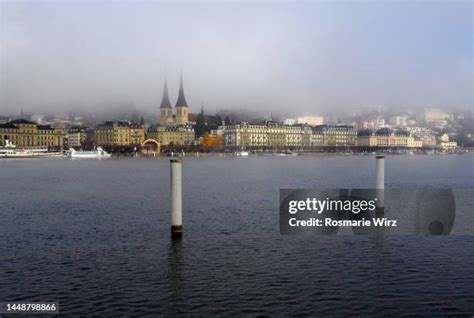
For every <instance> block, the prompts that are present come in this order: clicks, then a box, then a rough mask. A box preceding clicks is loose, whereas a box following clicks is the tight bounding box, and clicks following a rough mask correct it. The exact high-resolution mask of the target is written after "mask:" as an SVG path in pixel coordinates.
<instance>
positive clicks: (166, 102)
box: [159, 78, 174, 126]
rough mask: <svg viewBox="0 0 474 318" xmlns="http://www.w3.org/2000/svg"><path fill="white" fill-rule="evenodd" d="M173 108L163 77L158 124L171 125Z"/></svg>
mask: <svg viewBox="0 0 474 318" xmlns="http://www.w3.org/2000/svg"><path fill="white" fill-rule="evenodd" d="M173 124H174V122H173V108H172V107H171V103H170V98H169V95H168V83H167V80H166V78H165V85H164V87H163V98H162V99H161V105H160V121H159V125H160V126H171V125H173Z"/></svg>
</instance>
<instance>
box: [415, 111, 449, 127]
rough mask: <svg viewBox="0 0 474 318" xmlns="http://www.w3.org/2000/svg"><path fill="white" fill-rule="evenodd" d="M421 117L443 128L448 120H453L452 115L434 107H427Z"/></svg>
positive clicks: (432, 124)
mask: <svg viewBox="0 0 474 318" xmlns="http://www.w3.org/2000/svg"><path fill="white" fill-rule="evenodd" d="M422 119H423V120H424V121H425V122H426V123H427V124H429V125H431V126H434V127H438V128H443V127H445V126H447V125H448V121H452V120H453V115H452V114H449V113H445V112H442V111H440V110H439V109H436V108H427V109H425V110H424V111H423V113H422Z"/></svg>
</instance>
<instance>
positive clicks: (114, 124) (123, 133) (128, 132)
mask: <svg viewBox="0 0 474 318" xmlns="http://www.w3.org/2000/svg"><path fill="white" fill-rule="evenodd" d="M94 134H95V143H96V145H97V146H130V145H139V144H141V143H142V142H143V141H144V140H145V128H144V127H143V125H140V124H136V123H132V122H130V121H126V120H121V121H107V122H103V123H102V124H100V125H98V126H97V127H95V129H94Z"/></svg>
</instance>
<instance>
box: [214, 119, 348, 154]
mask: <svg viewBox="0 0 474 318" xmlns="http://www.w3.org/2000/svg"><path fill="white" fill-rule="evenodd" d="M219 131H220V134H221V135H222V142H223V145H224V146H225V147H257V148H258V147H262V148H263V147H270V148H285V147H292V148H293V147H318V146H328V147H341V146H345V147H350V146H355V145H356V141H357V132H356V131H355V130H354V128H353V127H352V126H347V125H337V126H331V125H320V126H316V127H311V126H307V125H285V124H284V123H280V122H266V123H265V124H258V125H254V124H249V123H246V122H242V123H240V124H236V125H225V126H220V127H219Z"/></svg>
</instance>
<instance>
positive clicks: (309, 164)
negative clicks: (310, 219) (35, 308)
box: [0, 156, 474, 317]
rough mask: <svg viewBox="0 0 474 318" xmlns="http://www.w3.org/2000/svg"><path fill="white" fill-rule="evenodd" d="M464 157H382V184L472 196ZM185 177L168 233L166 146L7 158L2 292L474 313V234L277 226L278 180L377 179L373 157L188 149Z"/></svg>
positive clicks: (173, 310)
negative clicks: (174, 229) (107, 156)
mask: <svg viewBox="0 0 474 318" xmlns="http://www.w3.org/2000/svg"><path fill="white" fill-rule="evenodd" d="M472 163H473V162H472V157H470V156H396V157H391V156H388V157H387V158H386V163H385V164H386V175H385V180H386V187H387V188H401V187H407V186H409V187H413V188H416V187H417V186H432V187H434V188H436V187H442V188H449V187H451V188H453V189H455V191H454V196H455V199H456V202H457V203H458V202H459V198H464V199H463V200H471V202H470V206H472V200H474V199H473V198H472V197H469V196H468V195H465V193H464V194H463V193H462V191H468V192H466V193H469V191H472V188H474V181H473V180H474V178H473V172H472V169H470V168H472ZM183 178H184V188H183V198H184V202H183V204H184V205H183V217H184V225H185V230H184V237H183V240H182V241H176V242H171V240H170V238H169V228H170V224H169V202H168V198H169V160H167V159H164V158H163V159H161V158H156V159H149V160H148V159H117V160H116V159H112V160H102V161H77V160H75V161H69V160H61V159H58V160H43V159H38V160H19V161H16V160H15V161H13V160H8V161H0V180H1V183H0V184H1V185H0V203H1V206H0V217H1V222H0V242H2V243H1V244H0V264H2V265H1V270H0V285H1V286H2V287H1V288H0V300H1V301H21V300H30V301H33V300H37V301H58V302H59V303H60V310H61V312H62V313H66V314H70V315H79V314H82V315H100V316H109V317H116V316H131V315H134V316H138V315H146V314H148V315H158V314H166V315H172V314H181V313H188V314H201V315H223V314H225V315H245V314H246V315H278V316H281V315H312V316H322V315H353V314H354V313H356V312H364V313H366V314H367V315H374V316H379V315H380V313H384V314H385V315H388V316H391V315H399V314H402V313H405V314H408V315H428V316H433V315H448V314H451V315H466V314H467V315H472V313H473V312H474V307H473V304H472V299H474V292H473V291H474V273H473V271H472V266H471V264H473V263H474V254H473V253H472V250H473V248H474V239H473V237H472V236H437V237H427V236H395V237H371V236H369V237H365V236H354V235H350V236H339V235H338V236H307V235H301V236H300V235H296V236H282V235H280V234H279V211H278V205H279V189H281V188H286V189H289V188H290V189H291V188H308V189H311V188H317V189H324V188H326V189H331V188H332V189H339V188H370V187H372V186H373V184H374V183H375V159H374V158H368V157H350V156H347V157H329V156H324V157H309V156H308V157H306V156H303V157H291V158H285V157H281V158H277V157H275V158H252V157H250V158H246V160H239V159H235V158H185V159H184V163H183ZM463 189H467V190H463ZM407 204H409V202H407ZM466 206H469V204H465V205H464V204H461V205H458V206H456V219H457V216H458V213H461V214H466V213H471V211H467V210H466V208H465V207H466ZM468 226H469V225H466V224H456V223H455V224H454V227H453V231H455V230H456V228H457V227H459V229H461V230H462V231H464V233H466V232H467V231H468V230H469V228H468ZM435 230H436V229H435Z"/></svg>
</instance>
